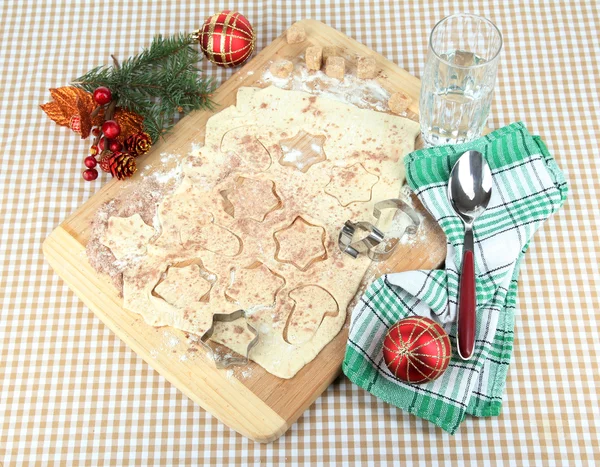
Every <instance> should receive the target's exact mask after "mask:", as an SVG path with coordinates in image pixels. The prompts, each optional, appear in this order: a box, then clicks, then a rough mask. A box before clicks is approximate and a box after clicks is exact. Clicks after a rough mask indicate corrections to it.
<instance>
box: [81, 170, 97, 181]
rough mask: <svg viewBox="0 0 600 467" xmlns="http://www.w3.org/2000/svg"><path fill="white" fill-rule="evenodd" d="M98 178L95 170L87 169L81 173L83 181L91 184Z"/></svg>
mask: <svg viewBox="0 0 600 467" xmlns="http://www.w3.org/2000/svg"><path fill="white" fill-rule="evenodd" d="M97 178H98V171H97V170H96V169H87V170H84V171H83V179H84V180H85V181H86V182H91V181H92V180H96V179H97Z"/></svg>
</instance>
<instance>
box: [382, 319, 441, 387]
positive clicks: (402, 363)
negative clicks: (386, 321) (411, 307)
mask: <svg viewBox="0 0 600 467" xmlns="http://www.w3.org/2000/svg"><path fill="white" fill-rule="evenodd" d="M451 353H452V351H451V347H450V338H449V337H448V334H446V332H445V331H444V329H443V328H442V327H441V326H440V325H439V324H438V323H436V322H435V321H433V320H431V319H429V318H423V317H410V318H405V319H403V320H400V321H398V322H397V323H396V324H394V325H393V326H392V327H391V328H390V329H389V331H388V333H387V335H386V336H385V340H384V341H383V358H384V360H385V364H386V365H387V367H388V368H389V370H390V371H391V372H392V374H393V375H394V376H396V378H398V379H400V380H402V381H404V382H406V383H415V384H419V383H426V382H429V381H433V380H434V379H436V378H439V377H440V376H441V375H442V373H444V371H446V368H448V364H449V363H450V357H451Z"/></svg>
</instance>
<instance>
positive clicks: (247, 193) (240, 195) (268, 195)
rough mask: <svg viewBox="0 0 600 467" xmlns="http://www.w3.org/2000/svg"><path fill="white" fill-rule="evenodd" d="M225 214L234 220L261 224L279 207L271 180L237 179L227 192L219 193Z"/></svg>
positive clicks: (278, 200) (279, 201)
mask: <svg viewBox="0 0 600 467" xmlns="http://www.w3.org/2000/svg"><path fill="white" fill-rule="evenodd" d="M221 196H223V200H224V202H223V204H224V209H225V212H227V213H228V214H229V215H231V216H232V217H235V218H236V219H244V218H250V219H254V220H255V221H258V222H262V221H263V220H265V217H267V214H269V213H270V212H272V211H275V210H276V209H279V208H280V207H281V198H279V196H278V195H277V192H276V191H275V183H274V182H272V181H271V180H260V179H254V178H246V177H238V178H237V179H236V180H235V183H234V184H233V187H232V188H231V189H229V190H223V191H221Z"/></svg>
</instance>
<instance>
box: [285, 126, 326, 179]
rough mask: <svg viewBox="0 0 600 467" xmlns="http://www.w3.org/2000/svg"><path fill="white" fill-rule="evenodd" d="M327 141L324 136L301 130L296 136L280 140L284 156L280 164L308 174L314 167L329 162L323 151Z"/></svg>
mask: <svg viewBox="0 0 600 467" xmlns="http://www.w3.org/2000/svg"><path fill="white" fill-rule="evenodd" d="M325 139H326V138H325V136H323V135H311V134H310V133H307V132H306V131H304V130H300V131H299V132H298V134H297V135H296V136H293V137H292V138H287V139H282V140H280V141H279V146H280V147H281V152H282V155H281V157H280V158H279V163H280V164H281V165H286V166H289V167H293V168H295V169H296V170H299V171H300V172H303V173H306V172H307V171H308V169H310V168H311V167H312V166H313V165H315V164H317V163H319V162H323V161H324V160H327V156H326V155H325V150H324V149H323V145H324V144H325Z"/></svg>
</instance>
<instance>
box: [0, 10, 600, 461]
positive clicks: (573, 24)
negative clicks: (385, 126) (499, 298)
mask: <svg viewBox="0 0 600 467" xmlns="http://www.w3.org/2000/svg"><path fill="white" fill-rule="evenodd" d="M224 8H230V9H237V10H238V11H240V12H242V13H244V14H245V15H246V16H247V17H248V19H249V20H250V21H251V23H252V24H253V26H254V28H255V31H256V32H257V35H258V40H257V49H258V50H261V49H262V48H263V47H264V46H265V45H267V44H268V43H270V42H271V41H272V40H273V38H274V37H276V36H277V35H279V34H280V33H281V32H282V31H283V30H284V29H285V28H286V27H287V26H288V25H290V24H291V23H292V22H294V21H296V20H299V19H303V18H315V19H319V20H322V21H324V22H325V23H327V24H329V25H331V26H333V27H335V28H337V29H339V30H341V31H343V32H345V33H346V34H348V35H349V36H351V37H354V38H355V39H357V40H359V41H361V42H363V43H365V44H367V45H368V46H369V47H371V48H372V49H374V50H376V51H377V52H380V53H382V54H383V55H385V56H386V57H388V58H389V59H391V60H393V61H395V62H396V63H397V64H398V65H400V66H401V67H403V68H405V69H406V70H408V71H409V72H411V73H413V74H415V75H417V76H419V75H420V73H421V71H422V68H423V64H424V61H425V53H426V50H427V38H428V33H429V31H430V30H431V28H432V27H433V26H434V24H435V23H436V21H438V20H439V19H441V18H442V17H444V16H446V15H448V14H451V13H456V12H459V11H471V12H474V13H479V14H482V15H484V16H486V17H488V18H490V19H492V20H493V21H494V22H495V23H496V24H497V25H498V27H499V28H500V30H501V31H502V33H503V35H504V40H505V47H504V51H503V55H502V62H501V66H500V72H499V77H498V78H499V79H498V84H497V91H496V97H495V102H494V106H493V109H492V114H491V117H490V120H489V123H488V125H489V126H490V127H491V128H499V127H501V126H503V125H505V124H508V123H510V122H513V121H516V120H519V119H520V120H523V121H524V122H525V123H526V125H527V126H528V128H529V130H530V131H531V132H532V133H534V134H540V135H542V136H543V138H544V140H545V141H546V143H547V144H548V146H549V148H550V150H551V152H552V153H553V154H554V156H555V157H556V159H557V161H558V163H559V165H560V166H561V167H562V169H563V170H564V172H565V174H566V176H567V178H568V180H569V184H570V193H569V199H568V201H567V204H566V206H565V207H564V208H563V209H562V210H561V211H560V212H559V213H558V214H557V215H555V216H554V217H553V218H552V219H550V221H549V222H547V223H546V224H545V225H544V227H543V229H542V230H541V231H540V232H539V233H538V234H537V235H536V237H535V239H534V242H533V245H532V247H531V249H530V251H529V252H528V253H527V255H526V259H525V262H524V264H523V267H522V273H521V275H520V282H521V283H520V287H519V298H520V307H519V312H518V314H517V317H516V335H515V340H516V343H515V353H514V361H513V363H512V364H511V367H510V370H509V377H508V383H507V389H506V393H505V395H504V409H503V413H502V415H501V416H500V417H498V418H493V419H472V418H469V419H467V421H466V422H465V423H464V425H463V426H462V427H461V429H460V431H459V432H458V433H457V434H456V435H455V436H453V437H452V436H449V435H447V434H446V433H443V432H442V431H441V430H439V429H437V428H435V427H433V426H432V425H430V424H428V423H426V422H423V421H422V420H419V419H416V418H415V417H413V416H410V415H407V414H405V413H403V412H402V411H400V410H398V409H396V408H394V407H391V406H389V405H387V404H385V403H383V402H380V401H379V400H377V399H376V398H374V397H373V396H371V395H370V394H369V393H366V392H364V391H363V390H361V389H359V388H357V387H356V386H353V385H351V384H350V383H349V382H348V381H347V380H346V379H345V378H340V379H339V380H337V381H336V382H335V383H334V384H333V385H332V386H331V387H330V388H329V389H328V390H327V391H326V392H325V393H324V394H323V396H322V397H321V398H319V399H318V400H317V401H316V403H315V404H314V405H313V406H312V407H311V408H310V409H308V410H307V411H306V413H305V414H304V415H303V416H302V417H301V418H300V420H299V421H298V422H297V423H296V424H295V425H294V426H293V427H292V428H291V429H290V430H289V432H288V433H287V434H285V435H284V436H283V437H281V438H280V439H279V440H278V441H276V442H274V443H272V444H268V445H260V444H256V443H254V442H252V441H249V440H248V439H246V438H244V437H242V436H240V435H238V434H236V433H235V432H233V431H231V430H230V429H229V428H227V427H225V426H224V425H222V424H221V423H220V422H218V421H217V420H216V419H215V418H213V417H212V416H211V415H210V414H208V413H206V412H205V411H204V410H202V409H201V408H200V407H198V406H196V405H195V404H193V403H192V402H191V401H190V400H189V399H188V398H187V397H186V396H184V395H182V394H181V393H180V392H179V391H178V390H177V389H176V388H175V387H174V386H172V385H171V384H170V383H168V382H167V381H165V380H164V379H163V378H162V377H161V376H159V375H158V374H157V373H156V372H154V370H152V369H151V368H150V367H149V366H148V365H147V364H146V363H144V362H143V361H142V359H141V358H139V357H137V355H136V354H135V353H133V352H132V351H131V350H130V349H129V348H127V347H126V346H125V345H124V344H123V343H122V342H121V341H120V340H119V339H118V338H116V337H115V336H114V335H113V334H112V332H111V331H109V330H108V328H107V327H105V326H104V325H103V324H102V323H101V322H100V321H99V320H98V319H97V318H96V317H95V316H94V315H93V314H92V313H91V312H90V310H88V309H87V308H86V307H85V306H84V305H83V304H82V303H81V302H80V301H79V300H78V299H77V297H75V296H74V295H73V293H72V292H71V291H70V290H69V289H68V288H67V287H66V286H65V285H64V283H63V282H62V280H61V279H59V278H58V276H57V275H56V274H54V273H53V272H52V270H51V269H50V267H49V266H48V265H47V264H46V263H45V261H44V259H43V257H42V252H41V244H42V241H43V240H44V239H45V238H46V236H47V235H48V234H49V233H50V231H51V230H52V229H53V228H54V227H55V226H57V225H58V224H59V223H60V222H61V221H62V220H63V219H64V218H65V217H66V216H67V215H68V214H69V213H71V212H72V211H74V210H75V209H76V208H77V207H78V206H79V205H81V204H82V203H83V202H84V201H85V200H86V199H88V198H89V197H90V196H91V195H92V194H93V193H94V192H95V191H96V190H98V189H99V188H100V186H101V185H102V184H103V183H104V182H106V180H107V178H106V176H105V175H104V176H103V177H104V178H102V179H101V180H98V181H96V182H93V183H87V182H84V181H83V179H82V178H81V171H82V169H83V164H82V160H83V157H84V155H85V153H86V151H87V144H86V143H84V142H81V141H79V140H77V138H76V137H75V136H74V135H73V134H72V133H70V132H69V131H68V130H67V129H65V128H59V127H57V126H56V125H54V124H53V123H52V122H51V121H50V120H49V119H47V118H46V116H45V115H44V114H43V113H42V112H41V110H40V109H39V107H38V106H39V104H40V103H43V102H46V101H48V100H49V98H50V95H49V93H48V91H47V90H48V88H49V87H59V86H62V85H65V84H67V83H68V82H69V81H70V80H71V79H74V78H75V77H77V76H79V75H81V74H83V73H84V72H85V71H87V70H89V69H91V68H92V67H94V66H96V65H98V64H103V63H108V61H109V55H110V54H111V53H114V54H115V55H116V56H117V57H119V58H125V57H127V56H128V55H131V54H133V53H135V52H136V51H138V50H139V48H140V47H141V46H144V45H148V44H149V43H150V41H151V39H152V36H153V35H155V34H157V33H162V34H172V33H175V32H179V31H192V30H194V29H196V28H198V26H199V25H200V24H201V23H202V22H203V20H204V19H205V18H206V17H207V16H209V15H210V14H212V13H215V12H217V11H219V10H221V9H224ZM599 34H600V14H599V5H598V2H597V1H596V0H590V1H589V2H568V1H566V0H563V1H562V2H550V1H546V2H523V1H521V2H518V3H517V2H511V1H504V2H489V1H485V2H478V3H472V2H464V1H461V2H458V1H456V2H451V3H448V4H444V5H439V4H438V3H437V2H422V1H410V2H409V1H402V2H400V1H394V2H387V1H363V2H354V3H353V2H348V3H344V2H339V1H336V2H322V3H318V2H317V3H315V2H300V1H287V2H286V1H278V2H266V1H263V2H261V1H255V2H236V3H234V2H231V3H226V2H218V3H217V2H205V1H198V0H196V1H185V2H184V1H173V2H166V1H161V2H152V3H151V4H148V5H147V4H146V3H145V2H141V1H140V2H136V3H130V2H124V1H121V2H116V1H111V0H104V1H102V2H75V1H73V2H67V1H63V2H47V3H44V2H34V1H16V0H15V1H3V2H1V4H0V36H1V41H0V209H1V216H0V222H1V223H2V228H1V232H0V238H1V243H0V247H1V248H0V264H1V270H0V297H1V300H2V308H1V309H0V384H1V393H0V465H2V464H3V465H5V466H18V465H27V464H40V465H46V464H60V465H150V464H157V465H158V464H161V465H170V464H188V465H199V464H228V465H229V464H250V465H254V464H261V465H282V464H290V465H292V464H305V465H319V464H324V465H332V464H359V463H362V464H364V465H367V464H370V465H385V464H389V465H392V464H394V465H405V464H406V463H409V462H414V463H421V464H423V465H428V466H429V465H435V464H445V463H447V464H454V463H459V462H460V463H462V462H463V461H465V462H467V463H469V464H473V465H475V464H477V465H485V464H494V463H496V462H498V461H503V463H504V464H505V465H527V464H531V465H592V464H594V463H595V462H600V448H599V436H600V430H599V428H600V410H599V402H598V399H599V395H598V389H599V387H600V385H599V383H598V380H599V378H600V376H599V371H600V370H599V369H598V368H599V364H600V361H599V354H600V335H599V332H598V328H599V325H600V319H599V318H598V310H599V296H598V295H599V294H598V289H599V287H600V280H599V277H600V274H599V266H598V264H599V257H598V256H599V254H598V253H599V251H598V250H599V247H598V245H599V244H600V241H599V240H600V239H599V234H598V231H597V224H598V219H599V218H600V208H599V207H598V203H599V201H598V200H599V195H600V193H599V190H598V183H599V181H600V155H599V154H600V140H599V138H598V131H599V129H600V128H599V127H600V123H599V114H600V112H599V110H600V104H599V102H600V96H599V85H598V80H599V74H598V70H599V69H600V63H599V58H598V56H599V55H600V47H599V42H600V38H599ZM203 69H204V70H205V71H206V72H207V73H209V74H211V75H212V76H214V77H215V78H217V79H218V80H223V79H225V78H226V77H227V76H229V74H230V73H231V72H232V71H231V70H222V69H217V68H215V67H214V66H212V65H210V64H209V63H208V62H205V63H204V64H203Z"/></svg>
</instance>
